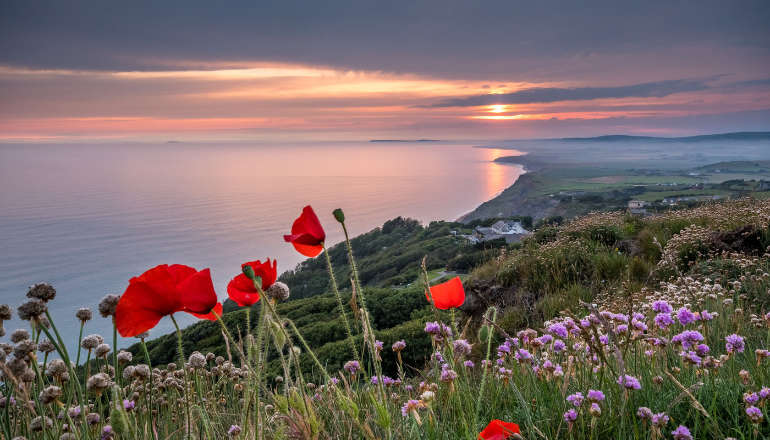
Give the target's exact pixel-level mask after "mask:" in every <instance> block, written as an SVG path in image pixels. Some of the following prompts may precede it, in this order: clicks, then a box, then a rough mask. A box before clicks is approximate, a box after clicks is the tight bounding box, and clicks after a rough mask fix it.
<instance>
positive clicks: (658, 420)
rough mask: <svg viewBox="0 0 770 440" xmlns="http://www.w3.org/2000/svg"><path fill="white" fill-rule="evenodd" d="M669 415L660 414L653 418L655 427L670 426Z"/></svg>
mask: <svg viewBox="0 0 770 440" xmlns="http://www.w3.org/2000/svg"><path fill="white" fill-rule="evenodd" d="M668 421H669V418H668V414H666V413H663V412H660V413H657V414H655V415H653V416H652V424H653V425H654V426H658V427H660V426H666V425H668Z"/></svg>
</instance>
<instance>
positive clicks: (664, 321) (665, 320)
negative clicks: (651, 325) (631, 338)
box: [655, 313, 674, 330]
mask: <svg viewBox="0 0 770 440" xmlns="http://www.w3.org/2000/svg"><path fill="white" fill-rule="evenodd" d="M673 323H674V320H673V319H671V315H670V314H668V313H658V314H657V315H655V325H657V326H658V328H660V329H661V330H665V329H666V328H668V326H670V325H671V324H673Z"/></svg>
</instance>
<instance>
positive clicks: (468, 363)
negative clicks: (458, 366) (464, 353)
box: [463, 360, 475, 368]
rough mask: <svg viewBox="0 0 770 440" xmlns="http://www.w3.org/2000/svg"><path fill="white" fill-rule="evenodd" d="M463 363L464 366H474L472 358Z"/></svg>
mask: <svg viewBox="0 0 770 440" xmlns="http://www.w3.org/2000/svg"><path fill="white" fill-rule="evenodd" d="M463 365H464V366H465V368H473V367H474V366H475V364H474V363H473V361H472V360H467V361H465V362H463Z"/></svg>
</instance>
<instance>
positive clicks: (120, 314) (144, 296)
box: [115, 281, 174, 338]
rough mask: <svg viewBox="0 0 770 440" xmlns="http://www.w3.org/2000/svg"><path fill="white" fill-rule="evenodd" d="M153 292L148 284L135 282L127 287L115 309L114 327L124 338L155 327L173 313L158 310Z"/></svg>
mask: <svg viewBox="0 0 770 440" xmlns="http://www.w3.org/2000/svg"><path fill="white" fill-rule="evenodd" d="M157 299H162V298H160V297H158V296H156V294H155V291H154V290H153V289H152V288H151V287H150V285H149V284H147V283H145V282H142V281H135V282H132V283H130V284H129V285H128V288H127V289H126V291H125V293H123V295H122V296H121V297H120V301H119V302H118V306H117V307H116V308H115V327H116V328H117V330H118V332H119V333H120V335H121V336H123V337H124V338H128V337H131V336H136V335H138V334H140V333H143V332H146V331H147V330H149V329H151V328H153V327H155V326H156V325H157V324H158V321H160V319H161V318H163V317H164V316H165V315H167V314H170V313H173V312H174V311H173V310H172V309H170V308H166V309H161V308H158V306H159V304H158V302H157V301H156V300H157Z"/></svg>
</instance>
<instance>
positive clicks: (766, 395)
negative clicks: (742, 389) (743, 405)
mask: <svg viewBox="0 0 770 440" xmlns="http://www.w3.org/2000/svg"><path fill="white" fill-rule="evenodd" d="M759 397H761V398H762V399H763V400H765V399H770V388H768V387H762V389H761V390H759Z"/></svg>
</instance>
